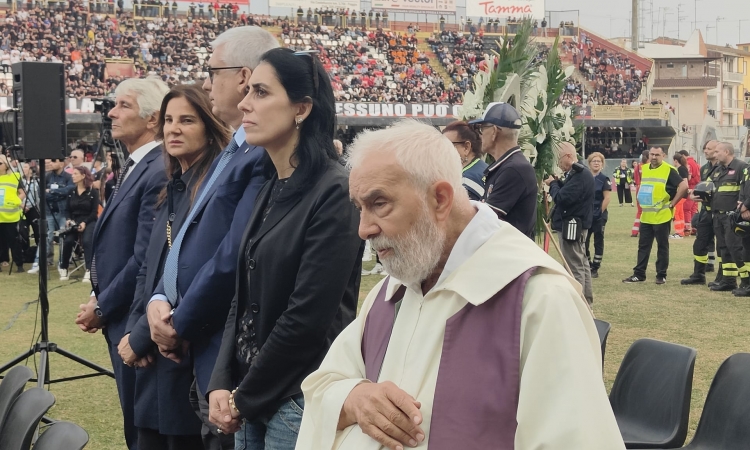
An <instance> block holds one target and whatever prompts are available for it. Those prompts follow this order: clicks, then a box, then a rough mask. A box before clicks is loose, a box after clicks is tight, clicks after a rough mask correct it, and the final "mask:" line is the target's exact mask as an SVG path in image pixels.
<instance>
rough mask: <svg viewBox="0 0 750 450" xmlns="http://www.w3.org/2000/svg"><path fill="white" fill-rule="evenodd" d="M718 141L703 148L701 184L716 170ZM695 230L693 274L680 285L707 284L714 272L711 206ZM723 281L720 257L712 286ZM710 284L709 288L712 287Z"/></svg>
mask: <svg viewBox="0 0 750 450" xmlns="http://www.w3.org/2000/svg"><path fill="white" fill-rule="evenodd" d="M718 143H719V142H718V141H708V142H706V144H705V145H704V146H703V155H704V156H705V157H706V160H707V161H708V162H706V164H704V165H703V167H701V170H700V174H701V182H705V181H708V180H709V178H710V177H711V175H712V174H713V173H714V169H716V167H717V164H716V145H717V144H718ZM692 199H693V201H701V199H700V198H698V197H696V196H692ZM694 221H695V225H694V227H695V229H696V231H697V234H696V236H695V241H694V242H693V258H694V259H695V262H694V268H693V274H692V275H690V276H689V277H688V278H685V279H684V280H682V281H680V284H683V285H689V284H706V272H713V270H714V260H715V250H716V247H715V244H714V237H715V234H714V219H713V214H712V213H711V205H710V204H709V203H706V202H704V203H703V204H702V207H701V211H700V212H699V213H698V214H697V215H696V216H695V219H694ZM720 281H721V257H719V270H718V271H717V274H716V281H713V282H712V283H711V284H717V283H718V282H720ZM711 284H709V287H710V286H711Z"/></svg>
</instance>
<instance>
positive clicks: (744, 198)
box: [732, 166, 750, 297]
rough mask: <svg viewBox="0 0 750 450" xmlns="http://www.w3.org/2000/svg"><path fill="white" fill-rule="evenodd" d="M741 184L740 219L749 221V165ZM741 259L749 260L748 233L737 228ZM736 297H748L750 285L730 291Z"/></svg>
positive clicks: (749, 295)
mask: <svg viewBox="0 0 750 450" xmlns="http://www.w3.org/2000/svg"><path fill="white" fill-rule="evenodd" d="M742 179H743V185H742V189H741V190H740V210H739V212H738V213H739V214H741V219H742V221H744V222H747V221H750V166H747V167H745V173H744V175H743V177H742ZM742 231H744V233H742V235H743V236H742V259H743V260H744V261H750V233H748V232H747V230H746V229H745V230H737V229H736V228H735V233H737V232H742ZM732 293H733V294H734V295H735V296H736V297H750V285H747V286H745V287H742V286H740V287H739V288H737V289H736V290H734V291H733V292H732Z"/></svg>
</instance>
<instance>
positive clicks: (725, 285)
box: [711, 279, 737, 292]
mask: <svg viewBox="0 0 750 450" xmlns="http://www.w3.org/2000/svg"><path fill="white" fill-rule="evenodd" d="M735 289H737V282H736V281H734V280H732V281H729V280H726V279H725V280H723V281H722V282H721V283H716V284H715V285H713V286H711V290H712V291H714V292H731V291H733V290H735Z"/></svg>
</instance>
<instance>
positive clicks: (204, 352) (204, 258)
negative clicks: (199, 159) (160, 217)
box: [154, 143, 265, 394]
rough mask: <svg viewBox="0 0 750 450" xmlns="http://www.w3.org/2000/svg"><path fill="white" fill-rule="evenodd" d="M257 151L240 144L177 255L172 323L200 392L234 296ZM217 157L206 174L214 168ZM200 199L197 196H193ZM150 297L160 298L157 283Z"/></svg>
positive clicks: (259, 172) (258, 173) (259, 167)
mask: <svg viewBox="0 0 750 450" xmlns="http://www.w3.org/2000/svg"><path fill="white" fill-rule="evenodd" d="M264 154H265V150H264V149H263V148H262V147H255V146H250V145H248V144H246V143H245V144H243V145H242V146H240V148H239V150H237V153H236V154H235V156H234V157H233V158H232V159H231V161H230V162H229V165H228V166H227V167H226V168H225V169H224V171H223V172H222V173H221V175H220V176H219V178H218V179H217V180H216V182H215V183H214V185H213V186H212V190H214V192H213V193H209V195H207V196H206V198H205V199H204V200H203V202H202V203H201V204H200V205H198V206H197V207H198V208H199V212H198V214H197V215H196V217H195V219H193V221H192V223H190V225H189V228H188V230H187V233H186V234H185V238H184V240H183V241H182V248H181V251H180V259H179V268H178V274H177V290H178V292H179V295H180V297H181V298H180V301H179V305H178V306H177V308H176V310H175V313H174V315H173V316H172V323H173V324H174V327H175V331H177V334H178V335H179V336H180V337H181V338H183V339H185V340H187V341H189V342H190V344H191V356H192V357H193V361H194V368H195V376H196V379H197V382H198V388H199V390H200V392H202V393H204V394H205V392H206V389H207V388H208V382H209V381H210V380H211V372H212V371H213V368H214V365H215V363H216V358H217V357H218V355H219V349H220V348H221V337H222V334H223V331H224V325H225V324H226V320H227V315H228V314H229V307H230V305H231V303H232V298H234V292H235V283H236V277H237V257H238V254H239V248H240V242H241V241H242V234H243V232H244V231H245V227H246V226H247V223H248V222H249V221H250V215H251V214H252V212H253V208H254V207H255V199H256V197H257V196H258V192H259V191H260V188H261V187H262V186H263V183H264V182H265V177H264V172H263V164H262V159H263V156H264ZM220 158H221V156H219V157H218V158H217V159H216V161H214V164H213V166H212V167H211V169H210V170H209V171H208V173H207V174H206V179H208V178H210V176H211V175H210V174H211V173H213V171H214V170H215V168H216V165H217V164H218V160H219V159H220ZM199 195H200V194H199ZM154 294H161V295H163V294H164V288H163V281H162V282H160V283H159V286H158V287H157V288H156V290H155V291H154Z"/></svg>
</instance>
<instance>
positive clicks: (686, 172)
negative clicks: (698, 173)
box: [677, 166, 690, 180]
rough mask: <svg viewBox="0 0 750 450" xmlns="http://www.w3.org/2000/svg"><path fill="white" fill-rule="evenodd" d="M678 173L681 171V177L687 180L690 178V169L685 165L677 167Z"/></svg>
mask: <svg viewBox="0 0 750 450" xmlns="http://www.w3.org/2000/svg"><path fill="white" fill-rule="evenodd" d="M677 173H679V174H680V177H682V178H683V179H685V180H687V179H688V178H690V171H689V170H688V168H687V167H685V166H680V167H678V168H677Z"/></svg>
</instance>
